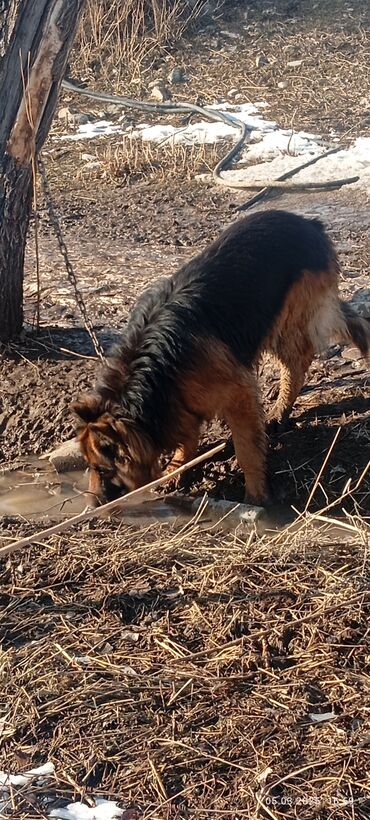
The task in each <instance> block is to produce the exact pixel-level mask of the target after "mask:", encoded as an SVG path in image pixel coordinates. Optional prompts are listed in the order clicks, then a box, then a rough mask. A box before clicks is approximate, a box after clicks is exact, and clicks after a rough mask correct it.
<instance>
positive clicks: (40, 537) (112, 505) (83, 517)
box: [0, 441, 226, 558]
mask: <svg viewBox="0 0 370 820" xmlns="http://www.w3.org/2000/svg"><path fill="white" fill-rule="evenodd" d="M225 446H226V442H225V441H223V442H221V444H217V446H216V447H213V448H212V449H211V450H207V452H206V453H202V455H200V456H197V457H196V458H193V459H192V460H191V461H188V462H187V463H186V464H183V465H182V466H181V467H177V469H176V470H173V472H172V473H166V474H165V475H162V476H160V478H156V479H155V481H151V482H150V483H149V484H145V485H144V486H143V487H138V489H137V490H132V491H131V492H130V493H127V494H126V495H124V496H123V497H122V498H118V499H115V500H114V501H109V502H108V504H102V505H101V507H97V508H96V509H93V510H88V511H87V512H82V513H79V514H78V515H74V516H73V518H68V519H67V521H61V522H60V524H54V526H52V527H48V528H47V529H46V530H40V532H36V533H35V534H34V535H30V536H28V537H27V538H22V539H21V540H20V541H14V542H13V544H9V545H7V546H5V547H1V548H0V558H2V557H3V556H4V555H10V554H11V553H12V552H16V551H17V550H19V549H21V547H28V546H29V545H30V544H34V543H36V542H37V543H40V542H42V541H45V538H48V537H49V535H56V534H57V533H59V532H63V530H67V529H69V528H70V527H72V526H74V524H81V523H82V522H83V521H89V520H90V519H91V518H95V516H97V515H101V513H105V512H112V511H113V510H118V509H120V507H123V506H124V505H125V504H126V501H128V500H129V499H131V498H134V497H136V496H138V495H141V494H142V493H143V492H145V491H146V490H154V489H155V487H159V486H160V485H161V484H165V483H166V482H167V481H171V480H172V479H173V478H176V476H179V475H181V474H182V473H184V472H185V470H189V469H190V468H191V467H195V466H196V465H197V464H200V463H201V462H202V461H205V460H206V459H207V458H210V457H211V456H214V455H216V453H219V452H220V451H221V450H223V449H224V447H225Z"/></svg>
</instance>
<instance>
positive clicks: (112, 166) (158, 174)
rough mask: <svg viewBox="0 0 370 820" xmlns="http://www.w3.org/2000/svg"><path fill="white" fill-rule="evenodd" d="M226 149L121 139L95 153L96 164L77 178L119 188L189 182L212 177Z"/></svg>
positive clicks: (224, 146) (127, 138)
mask: <svg viewBox="0 0 370 820" xmlns="http://www.w3.org/2000/svg"><path fill="white" fill-rule="evenodd" d="M226 145H227V147H226ZM228 148H229V144H226V143H225V142H219V143H216V144H214V145H184V144H182V143H179V144H177V145H176V144H175V143H174V142H173V141H171V140H168V139H167V140H165V141H164V142H163V143H160V144H156V143H149V142H143V141H141V140H138V139H133V138H130V137H124V138H123V139H122V140H121V141H120V142H119V143H117V142H116V141H114V142H113V141H112V142H109V143H108V145H106V146H105V147H104V148H103V149H101V148H98V149H96V151H95V154H96V161H93V162H92V163H91V162H87V163H86V164H85V166H83V165H82V166H81V167H80V169H79V171H78V177H79V179H81V180H85V181H86V179H87V178H89V179H102V180H105V181H106V182H108V183H113V184H117V183H118V184H120V185H122V184H123V185H133V184H135V182H138V181H139V180H154V181H156V182H158V183H165V182H166V181H168V180H169V179H174V180H176V179H182V180H184V179H185V180H191V179H194V176H195V175H196V174H202V173H211V171H212V169H213V168H214V166H215V165H216V164H217V162H218V161H219V159H221V157H222V156H224V155H225V153H226V151H227V150H228Z"/></svg>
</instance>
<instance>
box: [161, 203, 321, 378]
mask: <svg viewBox="0 0 370 820" xmlns="http://www.w3.org/2000/svg"><path fill="white" fill-rule="evenodd" d="M336 268H337V262H336V255H335V251H334V249H333V246H332V244H331V242H330V240H329V238H328V236H327V235H326V234H325V232H324V228H323V226H322V224H321V222H319V221H318V220H308V219H304V218H303V217H301V216H298V215H296V214H292V213H288V212H286V211H267V212H261V213H256V214H252V215H249V216H246V217H245V218H244V219H241V220H238V221H237V222H235V223H234V224H232V225H231V226H230V227H229V228H228V229H227V230H226V231H224V232H223V233H222V234H221V235H220V237H219V238H218V239H216V240H215V241H214V242H213V243H212V244H211V245H209V246H208V248H206V250H204V251H203V252H202V253H201V254H199V255H198V256H196V257H194V259H192V260H190V262H188V263H187V264H186V265H184V266H183V267H182V268H181V269H180V270H179V271H178V272H177V273H176V274H175V275H174V277H173V291H172V294H171V300H172V303H173V309H174V310H175V311H176V312H181V311H182V312H183V314H184V315H186V316H187V322H188V327H189V329H190V328H191V329H194V330H195V331H196V332H197V333H202V334H204V335H210V336H216V337H217V338H218V339H219V340H221V341H222V342H224V344H226V345H227V346H228V347H229V348H230V349H231V350H232V352H233V354H234V356H235V357H236V358H237V359H238V360H239V361H240V362H242V363H243V364H245V365H249V364H251V362H252V361H253V359H254V357H255V355H256V352H257V350H258V349H259V347H260V345H261V343H262V342H263V339H264V338H265V337H266V336H267V335H268V333H269V331H270V330H271V328H272V325H273V323H274V320H275V319H276V317H277V316H278V315H279V313H280V310H281V308H282V305H283V303H284V300H285V297H286V295H287V293H288V291H289V289H290V288H291V286H292V285H293V284H294V283H295V282H297V280H299V279H300V277H301V276H302V274H303V273H304V272H305V271H310V272H311V273H313V274H315V273H322V272H325V271H328V270H329V269H336Z"/></svg>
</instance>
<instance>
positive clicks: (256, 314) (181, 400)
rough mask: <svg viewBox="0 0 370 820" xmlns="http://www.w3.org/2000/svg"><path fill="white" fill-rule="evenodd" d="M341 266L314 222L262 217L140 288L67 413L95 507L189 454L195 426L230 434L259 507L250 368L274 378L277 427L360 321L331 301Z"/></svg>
mask: <svg viewBox="0 0 370 820" xmlns="http://www.w3.org/2000/svg"><path fill="white" fill-rule="evenodd" d="M338 274H339V263H338V259H337V255H336V252H335V249H334V247H333V245H332V243H331V241H330V239H329V237H328V236H327V234H326V233H325V230H324V227H323V225H322V224H321V222H320V221H318V220H317V219H305V218H303V217H301V216H298V215H296V214H293V213H289V212H286V211H280V210H270V211H266V212H261V213H255V214H252V215H249V216H246V217H245V218H243V219H241V220H239V221H237V222H235V223H234V224H232V225H231V226H230V227H229V228H227V230H225V231H224V232H223V233H222V234H221V235H220V236H219V238H218V239H216V240H215V241H214V242H213V243H212V244H211V245H209V247H208V248H206V249H205V250H204V251H203V252H202V253H200V254H199V255H198V256H196V257H194V258H193V259H191V260H190V262H188V263H186V264H185V265H183V267H181V268H180V270H178V271H177V272H176V273H175V274H174V275H173V276H171V277H169V278H162V279H159V280H158V281H157V282H155V283H154V284H153V285H151V286H150V287H148V288H147V289H146V290H145V291H144V293H143V294H142V296H141V297H140V298H139V299H138V301H137V303H136V305H135V306H134V308H133V310H132V312H131V315H130V317H129V320H128V324H127V326H126V328H125V330H124V333H123V335H122V337H121V341H120V342H119V343H118V344H117V345H116V346H114V347H113V348H112V350H111V351H110V354H109V358H108V360H107V364H106V366H105V367H104V368H103V370H102V373H101V375H100V378H99V380H98V382H97V384H96V387H95V390H94V391H93V392H91V393H90V394H88V395H87V396H85V397H82V398H81V400H80V401H78V402H76V403H74V404H73V405H72V410H73V412H74V414H75V416H76V417H77V420H78V438H79V441H80V447H81V450H82V453H83V454H84V456H85V458H86V461H87V463H88V465H89V467H90V483H89V493H90V494H91V498H92V499H95V502H94V503H95V504H98V503H100V501H101V500H111V499H113V498H116V497H117V496H119V495H121V494H122V493H123V492H125V491H127V490H132V489H135V488H137V487H140V486H143V485H144V484H146V483H148V482H149V481H151V480H153V479H154V478H156V477H158V475H159V474H160V467H159V458H160V456H161V455H162V454H170V455H172V460H171V462H170V464H169V466H168V467H167V471H168V472H171V471H173V470H174V469H175V468H176V467H178V466H179V465H181V464H183V463H185V462H186V461H189V460H190V459H191V458H193V457H194V455H195V452H196V450H197V446H198V441H199V436H200V429H201V425H202V423H203V422H204V421H210V420H211V419H212V418H214V417H215V416H218V417H220V418H222V419H224V420H225V421H226V422H227V424H228V425H229V427H230V429H231V433H232V437H233V441H234V446H235V453H236V456H237V459H238V463H239V466H240V467H241V469H242V470H243V472H244V477H245V488H246V500H247V501H249V502H253V503H256V504H260V503H264V502H266V500H267V498H268V493H267V476H266V432H265V419H264V414H263V411H262V408H261V404H260V401H259V396H258V386H257V380H256V374H255V367H256V365H257V364H258V360H259V358H260V356H261V354H262V353H265V352H267V353H270V354H272V355H273V356H274V357H275V358H276V359H277V360H278V362H279V365H280V369H281V379H280V390H279V395H278V398H277V401H276V403H275V405H274V407H273V409H272V410H271V412H270V413H269V416H268V420H269V421H270V422H278V423H280V422H283V421H284V420H285V419H286V418H287V417H288V416H289V413H290V411H291V409H292V406H293V404H294V402H295V400H296V398H297V396H298V394H299V392H300V390H301V388H302V386H303V384H304V381H305V376H306V373H307V370H308V368H309V366H310V364H311V362H312V360H313V358H314V356H315V354H316V353H317V352H319V351H320V350H322V349H323V348H325V346H327V345H328V344H329V343H330V342H331V341H342V342H344V343H345V342H349V341H352V342H353V343H354V344H355V345H356V346H357V347H358V348H359V349H360V351H361V353H362V355H363V356H368V354H369V349H370V324H369V323H368V322H367V321H366V320H365V319H361V318H359V317H358V316H356V314H355V313H354V312H353V311H352V309H351V308H350V306H349V305H348V304H345V303H343V302H342V301H341V300H340V299H339V296H338Z"/></svg>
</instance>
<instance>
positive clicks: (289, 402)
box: [267, 335, 315, 433]
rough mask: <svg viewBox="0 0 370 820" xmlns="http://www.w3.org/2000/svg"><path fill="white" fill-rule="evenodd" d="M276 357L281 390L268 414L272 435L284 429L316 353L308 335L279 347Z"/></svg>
mask: <svg viewBox="0 0 370 820" xmlns="http://www.w3.org/2000/svg"><path fill="white" fill-rule="evenodd" d="M274 355H275V358H276V359H277V360H278V363H279V365H280V388H279V395H278V397H277V399H276V402H275V404H274V406H273V407H272V408H271V410H270V411H269V412H268V414H267V429H268V431H269V432H270V433H273V432H276V431H277V430H278V429H279V428H280V429H283V428H284V425H285V424H286V422H287V420H288V418H289V416H290V413H291V410H292V407H293V405H294V403H295V401H296V399H297V397H298V396H299V393H300V392H301V390H302V387H303V385H304V383H305V380H306V374H307V371H308V369H309V367H310V365H311V362H312V360H313V358H314V355H315V351H314V348H313V345H312V342H311V340H310V338H309V336H308V335H307V336H300V337H299V338H297V337H296V339H295V341H294V342H293V340H290V341H289V344H286V346H283V345H282V346H281V347H279V346H278V347H277V350H276V351H275V353H274Z"/></svg>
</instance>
